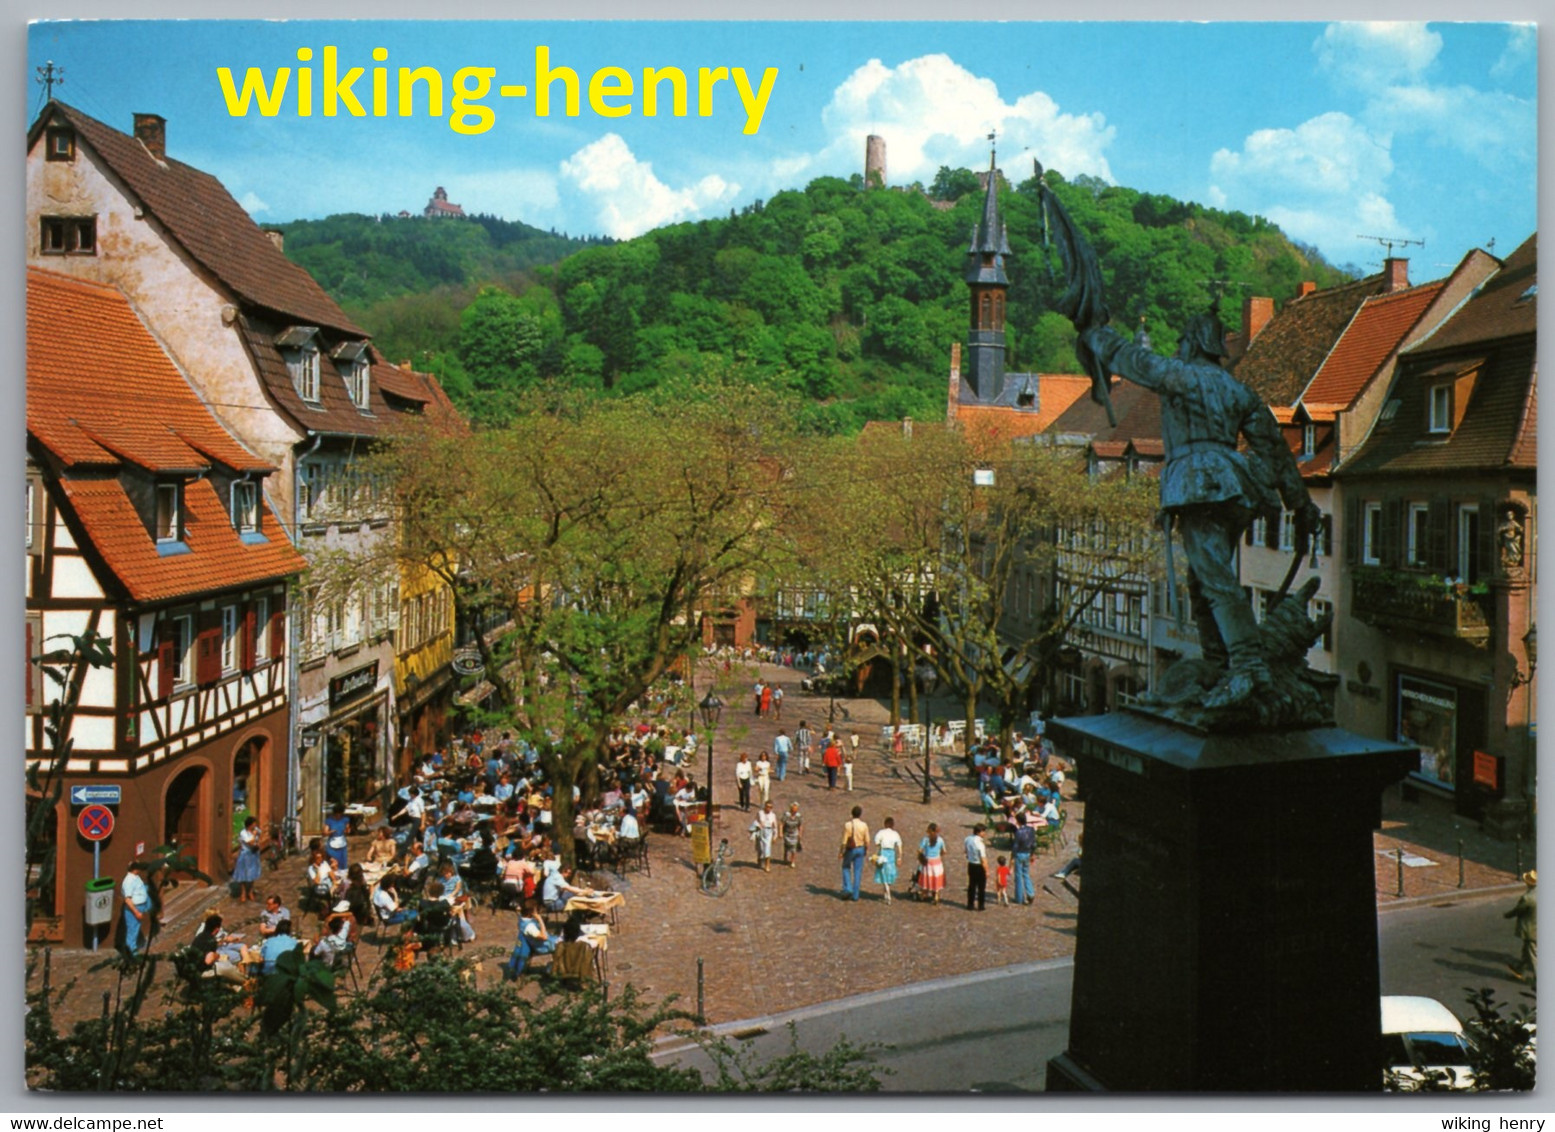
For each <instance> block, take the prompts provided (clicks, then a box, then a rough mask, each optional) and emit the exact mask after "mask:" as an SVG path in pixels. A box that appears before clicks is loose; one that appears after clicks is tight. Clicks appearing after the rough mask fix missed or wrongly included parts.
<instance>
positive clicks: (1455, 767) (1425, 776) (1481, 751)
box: [1393, 672, 1504, 818]
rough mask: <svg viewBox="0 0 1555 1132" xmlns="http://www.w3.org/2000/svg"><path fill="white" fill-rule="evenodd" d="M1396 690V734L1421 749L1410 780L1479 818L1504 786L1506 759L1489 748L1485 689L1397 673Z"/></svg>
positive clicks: (1394, 708) (1463, 813) (1394, 688)
mask: <svg viewBox="0 0 1555 1132" xmlns="http://www.w3.org/2000/svg"><path fill="white" fill-rule="evenodd" d="M1393 693H1394V694H1393V713H1394V716H1393V717H1394V737H1395V738H1396V739H1397V740H1398V741H1399V742H1401V743H1408V744H1410V745H1411V746H1414V747H1418V748H1419V749H1420V762H1419V765H1418V766H1417V767H1416V768H1415V769H1414V770H1413V771H1412V772H1411V773H1410V775H1409V782H1410V783H1412V784H1413V785H1415V786H1416V787H1417V788H1423V790H1424V791H1425V792H1427V793H1436V794H1440V795H1445V796H1450V797H1451V798H1452V799H1453V804H1454V809H1455V810H1456V812H1457V813H1459V814H1462V815H1464V816H1465V817H1471V818H1478V817H1479V816H1480V815H1481V813H1482V812H1483V810H1484V808H1485V806H1486V805H1487V804H1489V803H1490V802H1492V801H1494V800H1496V799H1497V798H1499V797H1500V796H1501V793H1502V790H1503V785H1504V783H1503V781H1502V780H1503V778H1504V774H1503V773H1502V767H1501V764H1502V760H1501V759H1500V758H1499V757H1498V756H1496V755H1493V754H1491V753H1489V752H1488V751H1487V746H1488V744H1487V735H1486V704H1485V692H1484V691H1483V690H1479V689H1473V688H1468V687H1465V686H1463V685H1459V684H1453V683H1448V682H1445V681H1442V680H1440V679H1431V678H1428V677H1426V676H1422V675H1417V674H1414V673H1410V672H1395V673H1394V678H1393Z"/></svg>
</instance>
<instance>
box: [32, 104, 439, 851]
mask: <svg viewBox="0 0 1555 1132" xmlns="http://www.w3.org/2000/svg"><path fill="white" fill-rule="evenodd" d="M166 139H167V124H166V122H165V121H164V120H163V119H162V118H160V117H158V116H156V115H152V114H138V115H135V118H134V131H133V134H125V133H121V132H119V131H118V130H115V129H113V128H111V127H109V126H107V125H104V124H103V123H102V122H99V121H97V120H96V119H93V118H91V117H90V116H88V115H86V114H83V113H81V112H80V111H79V110H76V109H74V108H72V107H70V106H67V105H65V104H64V103H61V102H58V101H52V102H50V103H48V104H47V105H46V106H45V107H44V109H43V111H42V112H41V114H40V115H39V116H38V118H37V120H36V121H35V123H34V124H33V126H32V128H31V130H30V131H29V134H28V158H27V227H28V262H29V263H30V264H33V265H39V266H46V267H48V268H49V269H51V270H54V271H58V272H60V273H63V274H67V275H72V276H75V277H78V278H85V279H91V280H96V281H98V282H103V283H108V284H111V285H113V286H115V287H117V288H118V289H120V290H121V291H122V292H123V293H124V294H125V295H126V296H127V297H128V298H129V300H130V301H131V302H132V303H133V304H134V306H135V308H136V310H137V312H138V313H139V314H140V315H141V317H142V318H143V319H144V321H145V324H146V325H147V326H148V327H149V328H150V329H151V331H152V333H153V334H154V335H155V336H156V338H157V340H158V341H159V342H160V343H161V344H162V345H163V347H164V348H165V350H166V352H167V354H168V355H169V356H170V357H171V358H172V359H173V360H174V362H175V363H176V364H177V365H178V366H179V368H180V369H181V370H182V372H183V373H185V374H186V375H188V378H189V380H190V382H191V383H192V384H193V385H194V387H195V389H196V390H197V391H198V393H199V395H200V397H201V398H202V399H203V400H204V401H205V403H206V404H207V405H209V406H210V408H211V411H212V412H213V413H214V414H215V415H216V417H217V418H218V419H219V420H220V421H221V423H222V424H223V425H224V426H225V427H226V428H227V429H228V430H229V431H230V432H231V433H232V434H234V435H235V436H237V437H239V438H240V439H241V440H242V442H243V443H244V444H245V445H246V446H247V447H248V448H249V449H250V450H252V451H253V452H254V453H256V455H257V456H258V457H259V458H261V459H262V460H264V461H265V462H266V463H267V464H268V465H269V466H272V467H274V468H275V469H276V473H275V474H274V475H272V476H270V477H269V478H268V479H267V481H266V484H265V487H264V489H263V490H264V498H265V500H266V501H267V502H268V504H269V506H270V507H271V508H272V509H273V512H274V513H275V514H276V515H277V516H278V517H279V519H280V521H281V523H282V524H283V526H284V527H285V528H286V534H287V535H288V536H289V537H290V538H291V539H293V540H294V541H295V543H296V545H297V546H298V548H299V549H301V550H302V552H303V553H304V555H305V556H306V557H307V559H308V560H309V564H310V567H311V569H310V570H309V573H308V576H307V579H306V581H305V582H304V583H303V584H302V587H301V590H300V592H299V594H298V595H297V600H296V601H294V602H293V603H292V606H291V609H292V614H293V615H292V616H291V617H290V619H289V622H288V628H287V632H288V637H289V641H290V646H291V647H290V652H291V654H292V656H293V659H294V660H295V662H296V663H295V664H294V666H293V669H292V672H291V674H290V679H291V681H292V688H291V696H290V701H291V703H292V706H293V712H294V718H293V720H292V726H291V729H290V734H289V749H290V751H291V755H292V767H293V770H292V776H291V782H290V784H289V787H288V796H289V805H291V806H293V807H295V810H296V813H297V816H298V817H299V818H300V819H301V821H302V826H303V829H304V831H305V832H317V831H318V830H319V829H320V828H321V822H322V816H323V813H324V811H325V808H326V807H327V806H328V805H329V804H331V803H334V802H344V803H351V802H373V801H375V800H377V799H379V797H380V796H381V793H382V791H383V790H384V789H385V788H386V787H387V786H388V784H389V783H390V781H391V780H392V776H393V772H394V769H395V768H394V761H395V758H396V755H397V753H398V751H399V746H398V744H397V743H396V737H395V732H396V730H397V723H398V713H397V710H396V702H395V700H396V687H395V673H396V664H397V661H398V659H399V655H400V650H399V649H398V647H397V644H396V637H395V634H396V629H397V622H398V617H399V612H400V595H399V592H398V589H399V582H400V579H399V578H398V576H397V573H396V571H395V570H394V568H392V567H387V566H385V567H382V568H376V567H375V568H371V569H363V568H362V566H361V563H362V562H363V561H364V560H366V559H369V558H371V557H372V556H374V555H377V556H378V557H379V558H380V559H381V560H382V561H383V562H385V563H386V562H387V561H388V559H389V557H390V556H389V555H388V554H386V553H384V547H383V543H384V542H385V540H388V539H392V538H393V537H394V532H393V530H392V529H391V522H390V513H389V501H388V496H387V493H384V492H380V491H379V490H378V485H376V484H375V483H374V482H373V481H372V479H371V478H370V477H368V476H366V475H363V474H360V472H359V468H360V466H361V465H360V460H361V457H362V456H363V455H365V454H366V453H367V452H368V451H369V450H370V448H371V446H372V445H373V443H374V442H375V441H377V440H378V439H379V438H380V437H384V436H387V435H390V434H391V433H392V432H393V430H394V429H395V428H396V427H400V426H401V424H402V423H403V422H411V421H414V420H416V419H418V418H424V417H428V416H442V415H449V416H451V414H452V411H451V409H450V407H449V405H448V402H447V399H446V397H445V396H444V394H443V393H442V390H441V389H440V388H439V387H438V385H437V382H436V381H435V380H434V379H432V378H431V377H430V376H428V375H425V374H419V373H415V372H413V371H411V370H409V369H408V368H401V367H397V366H393V365H389V364H388V363H387V362H386V361H385V360H384V359H383V358H382V357H381V356H380V355H379V354H378V353H377V351H376V350H375V349H374V348H373V346H372V344H371V342H370V341H369V339H368V337H367V333H366V331H364V330H362V329H361V328H360V327H358V326H356V325H355V324H354V323H353V322H352V321H351V319H350V318H349V317H348V316H347V315H346V314H345V312H344V311H342V310H341V309H340V307H339V306H338V305H337V304H336V303H335V302H334V300H332V299H331V298H330V297H329V296H328V295H327V294H325V293H324V291H323V290H322V288H320V287H319V286H318V284H317V283H316V282H314V280H313V279H312V278H311V277H310V276H309V275H308V274H307V272H305V271H303V270H302V269H301V268H299V267H297V266H296V265H295V264H293V263H291V262H290V261H289V260H287V259H286V257H285V255H284V254H283V253H282V250H281V246H280V235H279V233H270V232H265V231H263V230H261V229H260V228H259V227H258V226H257V225H256V224H255V223H254V222H253V220H252V219H251V218H250V217H249V216H248V214H247V213H246V212H245V211H244V210H243V208H242V207H241V206H240V205H239V204H238V203H237V202H236V201H235V200H234V199H233V198H232V196H231V195H230V194H229V193H228V192H227V190H226V189H225V188H224V187H223V186H222V185H221V184H220V182H218V181H217V180H216V179H215V178H214V177H212V176H210V175H209V174H207V173H204V172H201V171H200V170H198V169H194V168H192V167H191V166H188V165H185V164H183V163H182V162H179V161H178V160H176V159H175V158H172V157H170V156H169V155H168V153H167V145H166ZM255 504H256V505H257V504H258V500H257V498H256V500H255Z"/></svg>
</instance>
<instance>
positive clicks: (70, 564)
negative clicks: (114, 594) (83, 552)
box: [51, 554, 103, 600]
mask: <svg viewBox="0 0 1555 1132" xmlns="http://www.w3.org/2000/svg"><path fill="white" fill-rule="evenodd" d="M52 581H53V591H54V592H53V594H52V595H51V596H53V597H57V598H95V599H98V600H101V599H102V596H103V588H102V587H101V586H99V585H98V584H97V578H96V577H94V576H93V574H92V568H91V567H90V566H88V565H87V564H86V559H84V558H66V557H65V556H64V555H59V554H56V555H55V556H54V577H53V579H52Z"/></svg>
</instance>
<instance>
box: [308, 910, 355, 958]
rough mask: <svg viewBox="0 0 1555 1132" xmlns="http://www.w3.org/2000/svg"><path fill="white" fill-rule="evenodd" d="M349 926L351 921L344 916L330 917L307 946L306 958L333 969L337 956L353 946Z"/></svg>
mask: <svg viewBox="0 0 1555 1132" xmlns="http://www.w3.org/2000/svg"><path fill="white" fill-rule="evenodd" d="M351 924H352V921H351V920H349V919H348V918H347V917H345V916H331V917H330V918H329V924H328V926H327V927H326V928H325V929H324V930H323V931H322V932H320V933H319V937H318V938H317V939H315V940H314V941H313V943H312V944H311V945H310V946H309V948H308V956H309V957H310V958H312V959H318V960H321V961H322V962H324V963H327V964H329V965H330V966H331V967H333V966H334V965H335V958H336V957H337V956H340V955H344V954H345V953H346V952H348V951H350V950H351V948H352V947H354V946H355V944H353V943H352V942H351Z"/></svg>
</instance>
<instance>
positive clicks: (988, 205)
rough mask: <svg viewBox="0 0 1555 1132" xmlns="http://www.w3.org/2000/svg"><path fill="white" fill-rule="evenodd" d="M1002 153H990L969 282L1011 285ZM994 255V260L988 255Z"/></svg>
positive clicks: (971, 250)
mask: <svg viewBox="0 0 1555 1132" xmlns="http://www.w3.org/2000/svg"><path fill="white" fill-rule="evenodd" d="M997 158H998V153H997V151H995V150H990V151H989V153H988V184H987V186H986V188H985V190H984V193H983V214H982V216H981V218H980V219H979V220H978V223H977V227H976V228H974V229H972V244H971V246H970V247H969V248H967V250H966V254H967V269H966V281H967V282H968V283H1000V284H1003V285H1005V286H1008V285H1009V282H1010V280H1009V277H1008V276H1006V275H1005V273H1004V257H1005V256H1007V255H1009V254H1010V239H1009V235H1008V233H1007V232H1006V230H1005V227H1004V222H1003V221H1001V220H1000V219H999V169H998V166H997V165H996V164H995V162H996V160H997ZM990 256H991V257H993V258H992V262H989V261H988V257H990Z"/></svg>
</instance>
